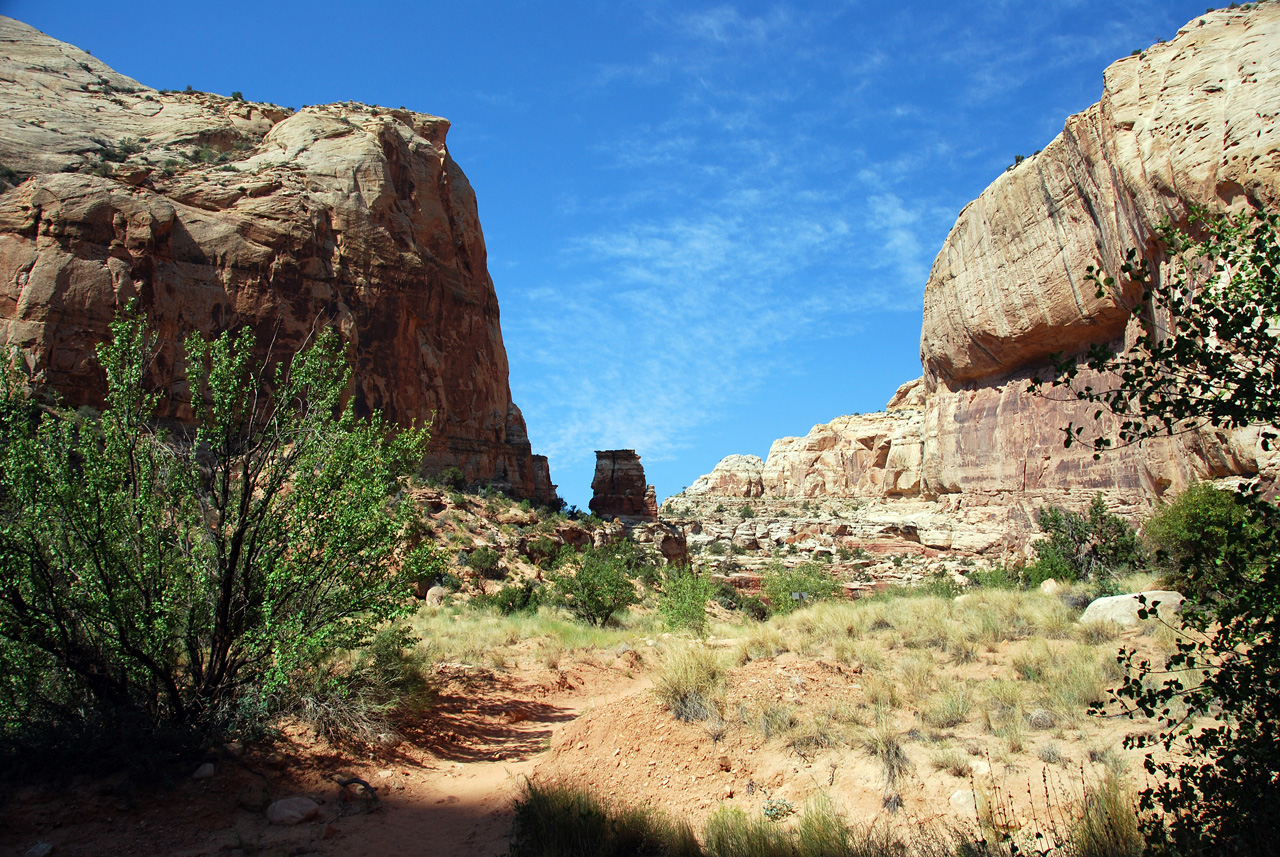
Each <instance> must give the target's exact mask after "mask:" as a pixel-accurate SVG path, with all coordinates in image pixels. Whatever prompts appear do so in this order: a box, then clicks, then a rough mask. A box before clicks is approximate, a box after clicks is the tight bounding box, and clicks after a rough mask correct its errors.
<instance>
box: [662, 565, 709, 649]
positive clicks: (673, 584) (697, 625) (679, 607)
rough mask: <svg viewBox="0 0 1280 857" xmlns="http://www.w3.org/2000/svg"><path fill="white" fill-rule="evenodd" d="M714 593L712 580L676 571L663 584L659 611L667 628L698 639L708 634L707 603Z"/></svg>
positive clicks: (688, 572) (690, 571)
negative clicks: (691, 632) (695, 635)
mask: <svg viewBox="0 0 1280 857" xmlns="http://www.w3.org/2000/svg"><path fill="white" fill-rule="evenodd" d="M713 590H714V587H713V586H712V583H711V580H710V579H709V578H707V577H703V576H701V575H699V574H696V573H694V572H693V571H692V570H685V569H677V570H676V571H675V572H673V573H672V574H671V575H670V576H669V577H668V578H667V580H666V582H665V583H663V585H662V597H661V598H660V599H659V600H658V610H659V612H660V613H661V614H662V620H663V621H664V622H665V623H666V624H667V627H669V628H672V629H677V628H683V629H687V630H689V631H693V632H694V633H695V634H698V635H699V636H701V635H703V634H705V633H706V631H707V602H708V601H710V600H711V595H712V592H713Z"/></svg>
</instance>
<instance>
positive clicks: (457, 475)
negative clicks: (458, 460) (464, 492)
mask: <svg viewBox="0 0 1280 857" xmlns="http://www.w3.org/2000/svg"><path fill="white" fill-rule="evenodd" d="M436 478H437V479H439V480H440V484H441V485H443V486H445V487H446V488H453V489H455V490H456V489H458V488H461V487H462V486H463V485H465V484H466V481H467V477H466V476H464V475H463V473H462V471H461V470H459V469H458V468H456V467H446V468H445V469H444V470H441V471H440V475H439V476H437V477H436Z"/></svg>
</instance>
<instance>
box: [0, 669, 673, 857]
mask: <svg viewBox="0 0 1280 857" xmlns="http://www.w3.org/2000/svg"><path fill="white" fill-rule="evenodd" d="M629 654H630V655H631V657H632V659H631V660H627V659H626V658H621V659H618V660H617V661H615V662H612V663H608V662H607V661H606V660H604V659H601V660H597V659H596V658H595V657H593V656H591V655H587V656H584V657H583V658H582V659H581V660H573V661H569V660H568V659H566V661H565V662H563V663H561V664H560V665H559V667H558V668H555V669H550V668H545V667H538V668H536V669H533V670H517V671H512V672H491V671H489V670H486V669H483V668H479V667H474V666H466V665H462V664H442V665H439V666H437V668H436V670H435V672H436V678H437V680H438V686H437V687H438V696H437V699H436V703H435V705H434V706H433V708H432V710H431V712H430V714H429V715H428V716H427V717H426V718H424V719H423V720H422V721H421V722H420V723H417V724H415V725H414V727H413V729H412V730H411V731H410V734H408V735H407V736H406V737H407V740H405V741H403V742H402V743H400V744H399V745H398V746H397V747H395V748H393V749H390V750H387V751H384V752H382V753H380V754H374V755H367V756H366V757H365V758H360V757H359V756H353V755H352V754H351V753H350V752H346V751H339V750H335V749H334V748H332V747H330V746H329V745H327V744H325V743H323V742H320V741H318V740H316V739H315V737H314V735H312V734H311V733H310V732H309V730H306V729H303V728H301V727H299V728H295V729H288V728H286V729H285V730H284V732H285V737H286V740H284V741H282V742H277V743H276V744H274V745H264V746H261V747H249V748H246V750H245V751H244V753H243V755H241V756H240V757H239V758H230V757H227V756H223V757H220V758H218V759H217V760H216V761H215V762H214V773H213V775H212V776H211V777H208V778H203V779H194V778H182V779H180V780H179V781H177V782H176V783H173V784H171V785H169V786H167V787H164V788H151V789H147V788H140V787H137V786H135V785H132V784H131V783H130V781H129V778H128V777H126V776H123V775H119V776H116V777H105V778H89V777H75V778H72V779H70V780H68V781H67V782H65V783H57V784H38V785H30V786H17V787H6V788H4V789H0V857H8V855H15V857H21V855H25V854H27V853H28V851H29V849H31V848H32V847H33V846H37V845H39V844H48V845H52V846H53V851H52V854H53V855H55V857H99V855H112V857H123V855H148V857H149V856H150V855H173V857H215V855H216V857H303V855H324V857H329V855H332V857H339V856H340V855H341V857H362V856H363V855H369V857H373V855H377V857H385V855H387V854H415V855H416V854H422V855H442V857H447V855H455V854H457V855H466V857H489V855H493V857H497V855H501V854H505V853H506V851H507V847H508V835H509V832H510V823H511V802H512V798H513V797H514V796H515V795H516V794H517V792H518V790H519V788H520V786H521V784H522V783H523V782H524V778H525V777H527V776H529V775H531V774H532V772H533V770H534V768H535V767H536V766H537V765H538V764H539V762H540V761H542V760H543V759H544V758H546V756H547V755H548V753H547V751H548V749H549V748H550V747H551V744H552V738H553V736H554V735H555V734H556V733H557V732H558V731H559V730H560V729H562V728H563V727H564V726H566V725H567V724H570V723H572V722H573V721H575V720H576V719H578V718H580V717H581V716H582V715H583V714H585V713H587V712H589V711H591V710H592V709H593V708H596V707H599V706H602V705H606V704H608V703H610V702H614V701H616V700H620V699H624V698H626V697H628V696H631V695H635V694H643V693H644V691H645V690H646V688H648V687H649V686H650V685H651V682H650V680H649V679H648V678H647V677H646V676H645V675H644V672H643V669H642V668H641V666H640V663H639V659H638V658H637V657H635V653H634V652H631V653H629ZM609 657H611V656H609ZM350 777H358V778H360V779H361V780H364V781H365V782H367V783H368V784H369V785H371V786H373V787H374V789H376V792H377V795H378V798H377V805H376V806H374V805H372V804H373V801H372V800H370V799H369V798H368V796H367V793H366V792H364V790H363V789H362V788H360V787H358V786H356V787H350V788H345V789H344V788H342V787H341V786H340V785H339V782H338V781H339V780H342V779H344V778H350ZM291 796H306V797H310V798H312V799H313V800H315V801H316V802H317V803H319V804H320V814H319V817H318V818H316V819H314V820H311V821H308V822H305V823H302V824H299V825H296V826H292V827H279V826H273V825H271V824H269V823H268V822H267V819H266V814H265V812H264V810H265V809H266V807H267V806H268V805H269V804H270V803H271V802H274V801H276V800H279V799H281V798H285V797H291Z"/></svg>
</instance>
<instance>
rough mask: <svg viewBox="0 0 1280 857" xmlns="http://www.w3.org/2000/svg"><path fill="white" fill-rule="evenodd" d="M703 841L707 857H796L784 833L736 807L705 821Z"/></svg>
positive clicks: (787, 835)
mask: <svg viewBox="0 0 1280 857" xmlns="http://www.w3.org/2000/svg"><path fill="white" fill-rule="evenodd" d="M703 840H704V841H705V842H706V853H707V857H797V855H796V849H795V845H794V843H793V842H792V838H791V836H790V835H789V833H788V832H787V831H786V830H783V829H782V828H780V827H778V826H777V825H776V824H774V823H773V822H771V821H768V820H767V819H765V818H764V817H763V816H760V817H757V818H750V817H748V815H747V814H746V813H745V812H743V811H742V810H741V809H738V808H737V807H723V808H721V809H720V810H718V811H717V812H716V814H715V815H713V816H711V818H709V819H707V826H706V829H705V830H704V831H703Z"/></svg>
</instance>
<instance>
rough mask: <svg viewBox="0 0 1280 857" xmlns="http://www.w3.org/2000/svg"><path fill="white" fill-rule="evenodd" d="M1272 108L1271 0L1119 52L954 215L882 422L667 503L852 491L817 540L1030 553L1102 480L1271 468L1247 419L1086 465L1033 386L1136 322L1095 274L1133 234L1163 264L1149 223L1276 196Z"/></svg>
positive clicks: (1156, 490) (1279, 33)
mask: <svg viewBox="0 0 1280 857" xmlns="http://www.w3.org/2000/svg"><path fill="white" fill-rule="evenodd" d="M1277 114H1280V4H1271V3H1266V4H1258V5H1255V6H1254V7H1253V8H1251V9H1248V10H1245V9H1240V10H1221V11H1218V12H1213V13H1209V14H1206V15H1204V16H1203V17H1202V18H1198V19H1196V20H1194V21H1192V22H1191V23H1190V24H1188V25H1187V26H1186V27H1184V28H1183V29H1182V30H1181V31H1180V32H1179V34H1178V36H1177V38H1176V39H1174V40H1173V41H1171V42H1169V43H1162V44H1157V45H1155V46H1153V47H1151V48H1150V49H1148V50H1147V51H1145V52H1144V53H1142V54H1141V55H1140V56H1134V57H1129V58H1126V59H1123V60H1120V61H1119V62H1116V63H1114V64H1112V65H1111V66H1110V67H1109V68H1108V69H1107V70H1106V73H1105V76H1104V88H1103V94H1102V98H1101V100H1100V101H1099V102H1098V103H1097V104H1095V105H1094V106H1092V107H1090V108H1089V109H1088V110H1085V111H1084V112H1083V113H1080V114H1078V115H1075V116H1072V117H1070V118H1069V119H1068V120H1067V122H1066V126H1065V128H1064V129H1063V132H1062V133H1061V134H1060V135H1058V136H1057V137H1056V138H1055V139H1054V140H1053V141H1052V142H1050V143H1049V144H1048V145H1047V146H1046V147H1045V148H1044V150H1043V151H1041V152H1039V153H1038V154H1036V155H1035V156H1033V157H1031V158H1028V159H1026V160H1025V161H1023V162H1022V163H1021V164H1019V165H1017V166H1016V167H1014V168H1012V169H1010V170H1009V171H1007V172H1006V173H1004V174H1003V175H1001V176H1000V177H999V178H997V179H996V181H995V182H993V183H992V184H991V186H990V187H988V188H987V189H986V190H985V191H984V192H983V193H982V195H981V196H980V197H979V198H978V199H977V200H975V201H974V202H972V203H970V204H969V205H968V206H966V208H965V209H964V211H962V212H961V214H960V216H959V218H958V220H957V222H956V224H955V226H954V227H953V228H952V230H951V233H950V235H949V236H948V237H947V240H946V242H945V243H944V244H943V247H942V249H941V251H940V252H939V253H938V256H937V259H936V261H935V262H934V265H933V269H932V271H931V273H930V276H929V280H928V283H927V285H926V287H925V300H924V324H923V329H922V333H921V344H920V353H921V362H922V364H923V370H924V376H923V378H922V379H921V380H920V381H918V382H913V383H911V384H906V385H904V386H903V388H902V389H901V390H900V391H899V393H898V394H897V395H895V396H894V399H893V401H891V402H890V405H889V408H888V409H887V410H886V412H885V413H880V414H868V415H863V416H853V417H840V418H838V419H836V420H833V421H832V422H831V423H830V424H828V425H820V426H816V427H814V429H813V430H812V431H811V432H810V433H809V434H808V436H806V437H804V438H783V439H781V440H778V441H775V442H774V444H773V447H772V449H771V450H770V452H769V456H768V459H767V460H766V461H763V462H760V461H759V459H754V461H755V462H759V464H758V465H757V466H754V467H749V466H747V465H746V464H744V460H743V457H741V456H736V457H732V458H733V460H732V461H731V460H730V459H726V460H725V462H722V463H721V465H719V466H717V468H716V470H714V471H713V472H712V473H711V474H709V475H708V476H707V477H703V478H702V479H700V480H698V482H696V483H695V484H694V486H693V487H691V488H690V489H689V490H688V491H687V492H685V493H684V494H682V495H679V496H677V497H676V498H673V501H672V506H673V507H679V506H680V504H681V503H684V504H685V505H686V506H687V507H688V508H689V509H690V510H691V511H692V510H695V509H698V508H701V509H702V510H703V511H704V512H705V510H706V508H707V507H708V505H709V502H710V501H711V500H712V499H713V498H715V497H757V496H758V497H762V498H764V500H766V501H769V500H772V501H773V507H772V510H773V511H777V512H782V513H784V514H785V515H794V514H795V508H794V507H795V504H794V502H792V501H794V500H795V499H797V498H857V499H858V500H860V501H861V505H860V506H859V507H858V508H857V510H856V512H852V513H850V514H852V515H853V518H854V519H855V522H854V523H844V522H841V523H835V522H831V521H828V522H827V523H828V525H826V526H820V527H819V530H820V531H821V534H822V540H823V543H824V544H827V545H840V544H843V545H846V546H853V545H857V544H866V543H874V542H876V541H877V540H880V541H881V542H885V543H888V544H893V543H902V542H903V541H904V540H905V541H906V542H915V543H919V544H920V545H922V546H924V547H931V548H937V549H946V548H962V549H964V550H967V551H990V550H993V549H1000V550H1004V549H1007V548H1010V547H1015V546H1017V545H1019V544H1025V540H1026V537H1027V536H1028V535H1029V534H1030V533H1031V531H1032V530H1033V529H1034V527H1033V523H1032V521H1033V518H1032V514H1033V512H1034V510H1035V509H1036V508H1038V507H1039V506H1040V505H1043V504H1044V503H1050V502H1051V503H1058V504H1061V505H1065V506H1068V507H1079V506H1083V505H1084V504H1086V503H1087V502H1088V500H1089V499H1090V498H1091V497H1092V496H1093V494H1094V493H1096V492H1098V491H1101V492H1102V493H1103V494H1104V495H1105V496H1106V498H1107V500H1108V503H1109V505H1110V506H1111V507H1112V508H1113V509H1115V510H1117V511H1120V512H1122V513H1126V514H1129V515H1131V516H1135V517H1136V516H1137V515H1138V514H1139V513H1141V512H1142V511H1144V510H1145V509H1147V508H1149V505H1150V503H1151V501H1152V500H1153V499H1154V498H1156V497H1159V496H1161V495H1162V494H1164V493H1165V492H1167V491H1169V490H1180V489H1181V488H1182V487H1184V486H1186V485H1187V484H1189V483H1190V482H1192V481H1195V480H1200V479H1206V478H1219V477H1227V476H1233V475H1249V474H1254V473H1258V472H1263V473H1272V472H1273V471H1274V469H1275V464H1276V462H1275V456H1274V453H1264V452H1263V451H1262V450H1261V449H1260V447H1259V444H1258V437H1257V432H1256V431H1244V432H1238V433H1235V434H1232V435H1227V434H1225V433H1202V434H1198V435H1188V436H1183V437H1181V438H1178V439H1175V440H1162V441H1157V442H1148V443H1146V444H1144V445H1142V446H1140V447H1133V448H1128V449H1125V450H1121V451H1118V452H1114V453H1111V454H1108V455H1104V456H1103V457H1102V458H1101V459H1100V460H1099V461H1094V460H1093V457H1092V453H1091V452H1090V451H1088V450H1085V449H1082V448H1081V447H1079V446H1076V447H1074V448H1072V449H1070V450H1067V449H1064V448H1063V444H1062V441H1063V434H1062V428H1063V427H1064V426H1066V425H1067V424H1068V423H1069V422H1073V421H1074V422H1075V423H1076V424H1089V423H1090V422H1091V420H1092V412H1093V409H1092V408H1090V407H1087V406H1081V405H1080V404H1079V403H1077V402H1075V401H1074V400H1073V401H1055V400H1051V399H1046V398H1035V397H1030V396H1028V395H1027V394H1026V392H1025V391H1026V382H1027V380H1028V379H1029V378H1030V377H1032V376H1033V375H1034V374H1037V373H1038V372H1044V371H1046V370H1047V368H1048V357H1049V355H1050V354H1052V353H1054V352H1066V353H1079V352H1083V351H1085V350H1086V349H1087V348H1088V347H1089V346H1090V345H1092V344H1095V343H1113V344H1123V342H1124V341H1125V338H1126V335H1129V336H1131V335H1132V332H1127V330H1126V327H1127V324H1128V320H1129V312H1128V310H1127V309H1126V307H1127V306H1128V305H1131V304H1132V302H1133V301H1134V299H1135V298H1136V295H1134V294H1129V293H1125V292H1123V291H1122V292H1120V293H1117V294H1107V295H1104V296H1103V297H1102V298H1098V297H1096V296H1095V292H1094V287H1093V286H1092V284H1090V283H1087V282H1086V281H1085V279H1084V277H1085V272H1086V268H1087V266H1089V265H1091V264H1092V265H1101V266H1103V267H1105V268H1107V269H1109V270H1112V271H1115V270H1117V269H1118V268H1119V263H1120V261H1121V259H1122V257H1123V254H1124V253H1125V251H1126V250H1127V249H1128V248H1130V247H1136V248H1138V249H1139V250H1140V251H1141V252H1144V253H1145V254H1147V256H1148V258H1149V259H1150V260H1151V261H1152V262H1153V263H1154V265H1155V266H1156V267H1157V268H1158V267H1159V265H1160V263H1161V262H1162V261H1163V260H1162V259H1160V258H1159V257H1158V256H1157V255H1156V248H1155V245H1154V242H1153V241H1152V236H1153V233H1154V229H1155V227H1157V226H1159V225H1160V224H1161V223H1162V222H1165V221H1167V220H1172V221H1174V222H1177V223H1185V222H1186V219H1187V215H1188V212H1189V210H1190V208H1191V207H1192V206H1203V207H1207V208H1209V209H1211V210H1215V211H1224V210H1239V209H1240V208H1241V207H1244V206H1271V207H1274V206H1275V205H1276V204H1277V202H1280V128H1277V125H1276V116H1277ZM757 485H758V487H756V486H757ZM806 505H807V504H806ZM770 508H771V507H770V505H769V504H768V503H766V504H765V505H764V507H762V509H761V510H760V511H761V512H762V513H764V514H767V513H768V512H769V511H770ZM728 523H731V522H723V521H722V522H720V524H719V525H718V526H719V529H725V527H726V526H727V525H728ZM819 523H821V522H819ZM739 527H740V525H739V524H733V526H732V527H730V528H729V532H731V533H732V534H736V532H737V528H739ZM752 527H753V528H755V529H759V528H760V524H759V523H755V522H753V523H752ZM716 528H717V525H716V524H714V523H713V524H712V526H711V529H712V530H716ZM765 529H766V530H767V529H768V528H767V527H766V528H765ZM784 529H786V528H784ZM790 529H792V530H794V529H795V527H790ZM837 530H841V531H842V532H837ZM716 531H717V532H718V530H716ZM734 537H736V535H735V536H734ZM773 541H774V543H775V544H781V543H784V542H792V543H794V542H793V539H792V537H790V536H787V537H784V539H783V541H782V542H778V541H777V540H773Z"/></svg>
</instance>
